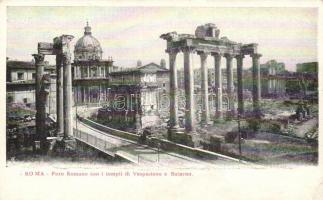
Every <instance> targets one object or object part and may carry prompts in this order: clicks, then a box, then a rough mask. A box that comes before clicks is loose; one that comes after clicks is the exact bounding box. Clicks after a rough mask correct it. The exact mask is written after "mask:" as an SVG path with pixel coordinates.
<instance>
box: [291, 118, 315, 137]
mask: <svg viewBox="0 0 323 200" xmlns="http://www.w3.org/2000/svg"><path fill="white" fill-rule="evenodd" d="M317 123H318V121H317V118H313V119H310V120H308V121H306V122H304V123H302V124H300V125H297V126H296V129H295V135H297V136H298V137H302V138H303V137H305V134H306V133H307V132H308V131H309V130H311V129H312V128H313V127H314V126H316V125H317Z"/></svg>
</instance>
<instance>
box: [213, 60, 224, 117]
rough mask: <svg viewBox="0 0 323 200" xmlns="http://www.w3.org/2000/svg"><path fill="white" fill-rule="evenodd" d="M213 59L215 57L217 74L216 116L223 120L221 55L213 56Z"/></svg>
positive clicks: (215, 72) (215, 71)
mask: <svg viewBox="0 0 323 200" xmlns="http://www.w3.org/2000/svg"><path fill="white" fill-rule="evenodd" d="M213 57H214V74H215V93H216V113H215V116H216V117H217V118H220V119H221V118H222V117H223V113H222V111H223V109H222V72H221V54H213Z"/></svg>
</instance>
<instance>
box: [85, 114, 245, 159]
mask: <svg viewBox="0 0 323 200" xmlns="http://www.w3.org/2000/svg"><path fill="white" fill-rule="evenodd" d="M79 120H80V121H82V122H83V123H85V124H87V125H89V126H91V127H93V128H96V129H98V130H100V131H103V132H107V133H109V134H111V135H114V136H117V137H121V138H124V139H128V140H131V141H134V142H139V141H140V136H139V135H136V134H133V133H129V132H125V131H120V130H117V129H113V128H110V127H106V126H104V125H102V124H98V123H96V122H93V121H91V120H89V119H85V118H82V117H79ZM145 144H147V145H148V146H150V147H155V148H158V146H159V147H160V148H161V149H163V150H166V151H170V152H175V153H178V154H181V155H185V156H188V157H195V158H212V159H220V160H228V161H232V162H239V160H238V159H235V158H232V157H229V156H225V155H222V154H218V153H214V152H210V151H207V150H203V149H197V148H194V147H189V146H186V145H182V144H178V143H174V142H172V141H169V140H165V139H159V138H155V137H147V138H146V140H145ZM240 162H241V161H240ZM242 163H246V162H242Z"/></svg>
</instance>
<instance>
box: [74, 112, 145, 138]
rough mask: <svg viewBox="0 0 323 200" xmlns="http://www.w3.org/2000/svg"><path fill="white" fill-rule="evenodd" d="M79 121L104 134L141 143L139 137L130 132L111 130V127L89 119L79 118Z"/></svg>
mask: <svg viewBox="0 0 323 200" xmlns="http://www.w3.org/2000/svg"><path fill="white" fill-rule="evenodd" d="M79 120H80V121H81V122H83V123H85V124H87V125H89V126H91V127H93V128H96V129H98V130H100V131H103V132H106V133H109V134H111V135H114V136H117V137H121V138H124V139H128V140H132V141H135V142H137V141H139V137H140V136H139V135H136V134H133V133H129V132H125V131H120V130H117V129H113V128H110V127H107V126H104V125H102V124H98V123H96V122H94V121H92V120H89V119H85V118H82V117H79Z"/></svg>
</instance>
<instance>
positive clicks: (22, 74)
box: [17, 72, 24, 80]
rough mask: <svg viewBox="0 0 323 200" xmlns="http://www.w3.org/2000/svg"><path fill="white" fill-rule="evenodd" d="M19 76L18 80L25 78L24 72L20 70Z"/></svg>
mask: <svg viewBox="0 0 323 200" xmlns="http://www.w3.org/2000/svg"><path fill="white" fill-rule="evenodd" d="M17 78H18V80H24V73H23V72H18V73H17Z"/></svg>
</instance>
